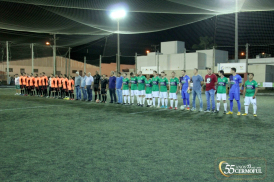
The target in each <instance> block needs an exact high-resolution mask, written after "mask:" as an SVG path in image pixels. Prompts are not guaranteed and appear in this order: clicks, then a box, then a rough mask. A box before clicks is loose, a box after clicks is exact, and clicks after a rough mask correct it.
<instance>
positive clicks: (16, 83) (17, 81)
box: [14, 77, 20, 85]
mask: <svg viewBox="0 0 274 182" xmlns="http://www.w3.org/2000/svg"><path fill="white" fill-rule="evenodd" d="M14 82H15V85H20V83H19V77H17V78H15V79H14Z"/></svg>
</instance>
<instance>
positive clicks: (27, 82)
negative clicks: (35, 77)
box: [25, 77, 30, 87]
mask: <svg viewBox="0 0 274 182" xmlns="http://www.w3.org/2000/svg"><path fill="white" fill-rule="evenodd" d="M25 80H26V81H25V82H26V86H27V87H28V86H30V85H29V84H30V78H29V77H27V78H26V79H25Z"/></svg>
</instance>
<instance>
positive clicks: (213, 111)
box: [211, 109, 219, 113]
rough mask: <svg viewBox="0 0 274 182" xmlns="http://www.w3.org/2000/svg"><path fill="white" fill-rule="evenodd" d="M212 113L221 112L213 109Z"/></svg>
mask: <svg viewBox="0 0 274 182" xmlns="http://www.w3.org/2000/svg"><path fill="white" fill-rule="evenodd" d="M211 112H212V113H218V112H219V111H218V112H217V110H214V109H212V111H211Z"/></svg>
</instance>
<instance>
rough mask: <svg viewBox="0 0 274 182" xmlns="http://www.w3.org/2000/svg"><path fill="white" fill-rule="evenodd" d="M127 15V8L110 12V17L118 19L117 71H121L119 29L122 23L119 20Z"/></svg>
mask: <svg viewBox="0 0 274 182" xmlns="http://www.w3.org/2000/svg"><path fill="white" fill-rule="evenodd" d="M125 16H126V11H125V10H116V11H112V12H111V14H110V17H111V18H112V19H115V20H117V61H116V64H117V72H119V71H120V35H119V30H120V25H119V21H120V19H122V18H124V17H125Z"/></svg>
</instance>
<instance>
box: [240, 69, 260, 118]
mask: <svg viewBox="0 0 274 182" xmlns="http://www.w3.org/2000/svg"><path fill="white" fill-rule="evenodd" d="M253 77H254V74H253V73H249V74H248V78H249V79H248V80H247V81H246V82H245V87H244V92H243V97H244V99H245V101H244V105H245V113H244V114H242V115H244V116H246V115H247V114H248V106H249V104H250V103H251V104H252V105H253V116H254V117H256V116H257V114H256V112H257V101H256V95H257V92H258V83H257V82H256V81H255V80H253Z"/></svg>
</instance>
